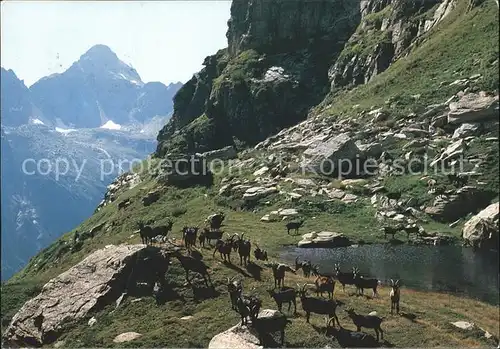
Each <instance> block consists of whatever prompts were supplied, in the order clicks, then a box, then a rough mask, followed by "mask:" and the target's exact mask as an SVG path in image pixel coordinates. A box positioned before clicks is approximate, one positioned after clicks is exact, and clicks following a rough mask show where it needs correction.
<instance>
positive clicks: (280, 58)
mask: <svg viewBox="0 0 500 349" xmlns="http://www.w3.org/2000/svg"><path fill="white" fill-rule="evenodd" d="M360 16H361V15H360V6H359V3H358V2H356V1H338V0H328V1H327V0H325V1H314V2H307V3H306V2H305V1H292V2H291V1H263V0H262V1H234V2H233V4H232V6H231V18H230V20H229V28H228V32H227V38H228V48H227V49H224V50H220V51H219V52H218V53H217V54H215V55H214V56H210V57H207V58H206V59H205V62H204V65H205V68H204V69H203V70H202V71H201V72H200V73H197V74H195V76H194V77H193V78H192V79H191V80H190V81H189V82H188V83H187V84H186V85H185V86H184V87H183V88H182V89H181V90H180V91H179V93H178V94H177V96H176V97H175V100H174V115H173V117H172V120H171V121H170V123H169V124H168V125H166V126H165V128H164V129H163V130H162V131H161V132H160V134H159V136H158V141H159V145H158V150H157V154H158V155H160V156H163V155H165V154H166V153H168V152H171V151H179V150H180V151H187V152H191V151H207V150H211V149H214V148H220V147H223V146H226V145H232V144H236V145H241V144H244V145H249V144H255V143H256V142H258V141H261V140H263V139H265V138H266V137H267V136H269V135H271V134H273V133H276V132H278V131H279V130H281V129H282V128H284V127H286V126H290V125H292V124H295V123H297V122H298V121H299V120H302V119H304V118H305V117H306V116H307V113H308V110H309V108H310V107H311V106H313V105H315V104H317V103H319V102H320V101H321V100H322V98H323V97H324V95H325V94H326V93H327V92H328V87H329V81H328V76H327V71H328V68H329V66H330V64H331V62H332V61H334V60H335V58H336V57H337V55H338V54H339V53H340V51H341V49H342V47H343V45H344V42H345V41H346V40H347V39H348V38H349V37H350V35H351V34H352V33H353V31H354V30H355V28H356V27H357V25H358V23H359V20H360Z"/></svg>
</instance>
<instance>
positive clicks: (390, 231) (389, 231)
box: [382, 224, 404, 240]
mask: <svg viewBox="0 0 500 349" xmlns="http://www.w3.org/2000/svg"><path fill="white" fill-rule="evenodd" d="M403 229H404V226H403V225H402V224H397V225H395V226H385V227H383V228H382V230H383V231H384V238H387V235H391V238H392V239H393V240H394V235H396V233H397V232H399V231H401V230H403Z"/></svg>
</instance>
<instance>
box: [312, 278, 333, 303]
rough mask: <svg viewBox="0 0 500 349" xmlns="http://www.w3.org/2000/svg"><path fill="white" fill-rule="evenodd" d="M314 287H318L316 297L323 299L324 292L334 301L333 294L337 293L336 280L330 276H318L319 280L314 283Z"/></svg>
mask: <svg viewBox="0 0 500 349" xmlns="http://www.w3.org/2000/svg"><path fill="white" fill-rule="evenodd" d="M314 285H315V286H316V295H317V296H319V295H320V294H321V296H322V297H323V292H327V293H328V298H330V299H333V293H334V292H335V280H333V278H332V277H328V276H318V278H317V279H316V280H315V281H314Z"/></svg>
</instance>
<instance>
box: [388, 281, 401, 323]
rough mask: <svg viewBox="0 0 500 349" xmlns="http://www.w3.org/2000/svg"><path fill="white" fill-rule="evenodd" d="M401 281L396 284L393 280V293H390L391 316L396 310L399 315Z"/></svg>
mask: <svg viewBox="0 0 500 349" xmlns="http://www.w3.org/2000/svg"><path fill="white" fill-rule="evenodd" d="M399 295H400V293H399V280H396V282H394V280H393V279H391V292H390V293H389V296H390V297H391V315H392V314H393V312H394V309H396V314H399Z"/></svg>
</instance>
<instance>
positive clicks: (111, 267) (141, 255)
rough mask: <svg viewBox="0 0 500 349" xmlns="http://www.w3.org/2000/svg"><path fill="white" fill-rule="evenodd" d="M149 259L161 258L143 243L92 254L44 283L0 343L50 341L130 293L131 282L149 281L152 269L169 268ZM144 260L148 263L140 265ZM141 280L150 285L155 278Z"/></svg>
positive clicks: (105, 249)
mask: <svg viewBox="0 0 500 349" xmlns="http://www.w3.org/2000/svg"><path fill="white" fill-rule="evenodd" d="M151 257H159V258H163V255H162V254H161V251H160V249H158V248H152V247H147V246H146V245H108V246H106V247H105V248H103V249H101V250H98V251H95V252H94V253H92V254H91V255H89V256H88V257H87V258H85V259H84V260H83V261H81V262H80V263H78V264H76V265H75V266H73V267H72V268H70V269H69V270H67V271H65V272H64V273H62V274H61V275H59V276H57V277H55V278H54V279H52V280H50V281H49V282H47V283H46V284H45V285H44V286H43V288H42V291H41V292H40V294H39V295H37V296H36V297H34V298H33V299H31V300H29V301H27V302H26V303H25V304H24V305H23V306H22V307H21V309H19V311H18V312H17V313H16V314H15V315H14V317H13V318H12V321H11V323H10V325H9V327H8V328H7V329H6V331H5V333H4V334H3V341H4V343H5V344H6V345H8V346H14V347H17V346H42V345H44V344H48V343H52V342H54V341H55V340H56V339H57V337H58V335H59V334H60V333H61V332H62V331H64V329H65V328H66V327H67V326H69V325H70V324H72V323H74V322H76V321H79V320H82V319H84V318H85V317H86V315H87V314H88V313H89V312H90V311H95V310H98V309H100V308H101V307H103V306H105V305H107V304H110V303H112V302H114V301H115V300H116V299H117V298H118V297H119V296H120V295H121V294H122V293H123V292H124V291H125V290H128V289H130V290H132V289H133V287H131V286H133V285H132V284H131V281H134V280H136V278H138V277H141V280H142V279H145V278H146V279H148V278H149V277H154V276H155V273H151V271H155V272H156V270H154V269H155V268H154V266H162V265H163V266H166V265H168V264H167V263H166V261H164V260H163V259H162V260H161V261H160V260H158V259H156V258H151ZM147 260H149V261H151V262H152V264H149V265H147V266H146V264H143V263H146V262H145V261H147ZM161 262H163V263H161ZM157 271H160V270H157ZM163 272H166V269H165V270H163ZM139 274H141V275H140V276H139ZM146 281H149V282H150V283H151V282H153V284H154V281H155V280H146Z"/></svg>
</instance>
